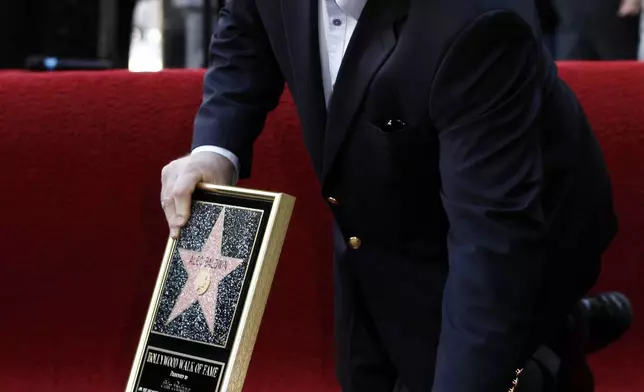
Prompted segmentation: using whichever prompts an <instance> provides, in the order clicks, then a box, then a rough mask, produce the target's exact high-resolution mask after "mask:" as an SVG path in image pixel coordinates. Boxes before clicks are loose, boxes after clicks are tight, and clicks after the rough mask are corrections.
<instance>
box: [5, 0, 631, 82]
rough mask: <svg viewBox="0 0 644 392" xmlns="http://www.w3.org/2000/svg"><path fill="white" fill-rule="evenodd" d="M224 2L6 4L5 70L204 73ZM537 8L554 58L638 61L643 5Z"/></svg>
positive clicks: (620, 1) (600, 0)
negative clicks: (60, 63) (43, 62)
mask: <svg viewBox="0 0 644 392" xmlns="http://www.w3.org/2000/svg"><path fill="white" fill-rule="evenodd" d="M232 1H234V0H232ZM302 1H305V0H302ZM392 1H393V0H392ZM222 2H223V0H212V2H211V3H209V4H208V6H207V8H209V15H210V18H209V19H206V18H204V3H203V0H3V1H2V2H0V51H1V54H0V68H5V69H6V68H24V67H25V62H26V59H27V58H28V57H29V56H52V57H56V58H61V59H90V60H91V59H102V60H108V61H109V63H110V64H111V67H113V68H129V69H131V70H134V71H156V70H159V69H161V68H184V67H189V68H193V67H203V66H204V65H205V62H204V50H205V47H206V45H205V43H207V42H206V41H204V37H207V36H208V35H209V33H210V31H212V26H213V25H214V23H216V14H217V10H218V8H219V7H220V6H221V3H222ZM535 2H536V6H537V8H538V11H539V15H540V17H541V25H542V30H543V33H544V43H545V44H546V45H547V46H548V48H549V49H550V51H551V52H552V53H553V55H554V57H555V58H556V59H558V60H635V59H637V58H638V49H639V42H640V10H639V8H638V7H639V4H640V0H535ZM624 9H626V10H627V11H628V12H626V14H623V13H622V10H624Z"/></svg>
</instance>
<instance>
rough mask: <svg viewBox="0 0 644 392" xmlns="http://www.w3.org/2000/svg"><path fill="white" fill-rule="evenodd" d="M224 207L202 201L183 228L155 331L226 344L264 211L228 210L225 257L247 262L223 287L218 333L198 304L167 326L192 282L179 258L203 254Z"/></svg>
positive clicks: (224, 236) (163, 293) (225, 222)
mask: <svg viewBox="0 0 644 392" xmlns="http://www.w3.org/2000/svg"><path fill="white" fill-rule="evenodd" d="M222 208H223V207H222V206H220V205H215V204H209V203H203V202H199V201H197V202H194V203H193V206H192V213H191V217H190V220H189V221H188V223H187V224H186V226H185V227H184V228H183V229H182V231H181V235H180V237H179V240H178V243H177V246H175V249H174V252H173V253H172V259H171V261H170V266H169V269H168V274H167V279H166V281H165V285H164V287H163V290H162V293H161V298H160V300H159V306H158V308H157V313H156V317H155V320H154V324H153V327H152V330H153V331H154V332H157V333H161V334H165V335H170V336H173V337H177V338H182V339H188V340H192V341H198V342H202V343H207V344H214V345H218V346H225V345H226V343H227V339H228V337H229V332H230V326H231V324H232V321H233V317H234V315H235V311H236V309H237V305H238V304H237V302H238V299H239V296H240V292H241V289H242V285H243V283H244V274H245V272H246V270H247V267H248V262H249V258H250V256H251V252H252V250H253V242H254V241H255V237H256V233H257V231H258V230H259V226H260V222H261V218H262V212H261V211H254V210H247V209H242V208H235V207H230V206H227V207H226V215H225V219H224V234H223V241H222V254H223V255H224V256H226V257H235V258H239V259H242V260H244V261H243V263H242V264H241V265H240V266H239V267H237V268H236V269H235V270H234V271H233V272H231V273H230V275H228V276H227V277H226V278H224V279H223V280H222V281H221V283H220V285H219V292H218V298H217V310H216V314H215V325H214V327H215V328H214V333H213V334H211V333H210V331H209V329H208V324H207V323H206V319H205V317H204V315H203V312H202V311H201V307H200V305H199V303H198V302H195V303H194V304H192V306H190V308H188V309H187V310H186V311H185V312H184V313H183V314H181V315H180V316H178V317H177V318H176V319H174V320H173V321H172V322H170V323H169V324H167V320H168V317H169V316H170V312H171V311H172V307H173V306H174V303H175V301H176V300H177V298H178V296H179V294H180V293H181V291H182V289H183V286H184V285H185V284H186V282H187V279H188V274H187V272H186V270H185V268H184V267H183V263H182V261H181V257H180V255H179V248H182V249H188V250H193V251H200V250H201V249H202V247H203V245H204V243H205V242H206V240H207V238H208V235H209V234H210V231H211V230H212V228H213V226H214V224H215V221H216V220H217V218H218V217H219V214H220V213H221V211H222ZM258 240H259V239H258ZM250 278H251V276H250V274H247V275H246V277H245V279H246V280H248V279H250ZM239 306H240V307H241V306H243V304H239Z"/></svg>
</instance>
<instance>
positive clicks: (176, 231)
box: [170, 227, 179, 240]
mask: <svg viewBox="0 0 644 392" xmlns="http://www.w3.org/2000/svg"><path fill="white" fill-rule="evenodd" d="M170 237H172V238H174V239H175V240H176V239H177V237H179V229H176V228H174V227H173V228H171V229H170Z"/></svg>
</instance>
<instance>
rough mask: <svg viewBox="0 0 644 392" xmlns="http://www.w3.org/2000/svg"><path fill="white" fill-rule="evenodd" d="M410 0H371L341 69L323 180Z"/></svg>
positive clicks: (390, 47) (332, 105)
mask: <svg viewBox="0 0 644 392" xmlns="http://www.w3.org/2000/svg"><path fill="white" fill-rule="evenodd" d="M408 9H409V0H368V1H367V4H366V6H365V9H364V11H363V12H362V15H361V17H360V20H359V22H358V25H357V26H356V30H355V32H354V34H353V37H352V38H351V42H350V43H349V47H348V48H347V52H346V54H345V56H344V59H343V61H342V66H341V68H340V71H339V73H338V77H337V80H336V84H335V87H334V91H333V96H332V97H331V101H330V103H329V114H328V118H327V123H326V129H325V132H324V134H325V140H324V155H323V156H324V158H323V173H322V182H323V183H324V180H325V179H326V177H327V175H328V174H329V171H330V170H331V167H332V165H333V162H334V160H335V158H336V155H337V153H338V150H339V149H340V147H341V145H342V142H343V141H344V139H345V137H346V134H347V132H348V130H349V129H350V128H351V126H352V123H353V120H354V117H355V115H356V113H357V111H358V109H359V108H360V105H361V103H362V101H363V97H364V95H365V93H366V91H367V89H368V87H369V84H370V82H371V80H372V79H373V77H374V75H375V74H376V72H377V71H378V70H379V69H380V67H381V66H382V64H383V63H384V62H385V60H386V59H387V58H388V57H389V55H390V53H391V52H392V51H393V49H394V48H395V46H396V34H395V26H396V23H397V22H399V21H401V20H402V19H403V18H404V17H405V16H406V15H407V12H408Z"/></svg>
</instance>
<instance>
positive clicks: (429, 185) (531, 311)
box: [193, 0, 616, 392]
mask: <svg viewBox="0 0 644 392" xmlns="http://www.w3.org/2000/svg"><path fill="white" fill-rule="evenodd" d="M211 52H212V66H211V67H210V69H209V70H208V71H207V74H206V76H205V80H204V100H203V104H202V105H201V107H200V109H199V112H198V115H197V117H196V121H195V131H194V138H193V140H194V147H197V146H200V145H206V144H209V145H217V146H221V147H224V148H227V149H229V150H230V151H232V152H234V153H235V154H237V156H238V157H240V160H241V177H246V176H249V175H250V172H251V163H252V146H253V142H254V140H255V139H256V137H257V136H258V135H259V133H260V132H261V130H262V128H263V126H264V121H265V118H266V115H267V113H268V112H269V111H271V110H272V109H274V108H275V107H276V105H277V103H278V100H279V97H280V95H281V93H282V92H283V88H284V83H285V82H286V83H287V84H288V86H289V89H290V91H291V93H292V95H293V97H294V100H295V103H296V105H297V109H298V113H299V118H300V121H301V124H302V128H303V135H304V140H305V144H306V147H307V148H308V151H309V153H310V156H311V159H312V162H313V164H314V167H315V170H316V172H317V175H318V177H319V180H320V182H321V184H322V190H323V196H324V197H329V196H332V197H334V198H335V199H337V200H339V201H340V203H339V204H338V205H330V206H329V207H330V208H331V209H332V211H333V214H334V216H335V219H336V221H337V223H338V226H339V227H340V229H341V231H342V233H343V235H346V236H347V237H349V236H356V237H360V238H361V239H362V240H363V244H364V245H363V247H362V248H361V250H359V251H358V252H372V253H373V255H374V256H373V257H374V258H375V259H376V260H375V261H374V263H375V264H374V265H377V263H383V264H384V263H393V262H396V258H399V259H400V260H401V263H402V262H403V261H402V260H406V261H405V262H407V263H408V264H407V265H417V266H418V273H417V274H415V275H418V276H420V275H422V274H423V273H424V272H423V271H425V270H426V269H424V268H425V267H424V266H428V265H443V266H446V268H444V269H442V270H444V271H445V272H444V273H441V272H436V273H435V274H436V276H432V277H430V278H427V279H426V280H425V282H428V283H427V284H429V285H433V286H434V287H433V289H432V290H424V289H423V288H422V287H420V288H419V285H415V284H413V283H410V282H406V281H404V279H407V278H403V277H402V276H396V275H395V273H392V276H391V286H392V287H395V289H394V291H396V292H404V291H405V290H408V291H409V290H416V291H415V292H412V293H407V294H409V295H408V296H407V297H405V298H420V300H419V301H420V302H419V303H422V299H423V296H434V297H435V296H437V295H438V296H439V298H438V300H437V299H436V298H432V299H431V300H430V301H428V302H427V303H428V304H431V303H435V302H437V301H438V302H439V303H440V309H439V312H438V313H439V315H440V317H433V316H432V317H430V315H432V309H427V311H426V312H424V309H418V308H416V309H413V310H410V309H409V307H407V309H406V310H405V306H403V305H401V304H397V305H398V306H397V307H394V308H395V310H394V312H399V313H400V314H398V313H396V314H395V317H396V319H397V324H398V325H399V329H398V330H395V331H394V329H395V328H396V327H395V326H392V327H391V328H393V329H392V330H391V331H393V332H391V331H389V332H391V333H392V334H395V333H398V334H400V335H401V339H400V344H394V345H392V350H393V351H392V352H394V353H395V350H396V347H404V344H405V343H404V339H402V337H403V336H404V334H405V328H408V330H411V329H410V328H411V327H410V326H411V325H412V324H414V323H416V324H417V325H422V326H425V325H426V326H427V328H426V331H427V334H428V335H432V336H430V337H429V338H428V339H429V340H427V345H428V347H431V349H428V351H427V352H428V353H429V355H428V357H427V358H415V360H417V361H424V362H425V363H427V364H428V365H427V368H428V369H431V370H433V371H434V372H433V374H434V378H433V381H432V383H433V388H434V389H433V390H435V391H440V392H443V391H445V392H471V391H477V392H487V391H490V392H492V391H494V392H497V391H503V390H507V389H508V388H509V386H510V381H511V380H512V378H514V371H515V369H517V368H520V367H521V366H522V365H523V363H524V361H525V360H526V358H527V357H529V355H530V354H531V353H532V352H533V351H534V350H535V349H536V347H538V346H539V344H541V343H542V342H543V340H544V339H545V337H544V334H545V332H544V331H546V330H547V329H548V327H549V326H551V324H550V322H549V321H548V320H553V319H554V318H556V317H557V316H558V315H560V314H564V313H565V312H567V311H569V310H570V308H571V307H572V304H573V303H574V302H575V301H576V300H577V299H578V298H579V297H580V296H582V295H583V294H584V293H585V292H586V291H587V290H588V289H589V288H590V287H591V286H592V285H593V283H594V282H595V280H596V278H597V275H598V273H599V262H598V260H599V256H600V255H601V253H602V252H603V251H604V250H605V248H606V247H607V246H608V244H609V242H610V241H611V239H612V237H613V235H614V234H615V231H616V219H615V216H614V213H613V207H612V201H611V189H610V183H609V179H608V175H607V172H606V169H605V166H604V161H603V157H602V152H601V150H600V148H599V146H598V144H597V141H596V140H595V137H594V135H593V132H592V130H591V128H590V126H589V125H588V123H587V120H586V117H585V115H584V113H583V111H582V108H581V107H580V105H579V103H578V102H577V100H576V98H575V96H574V95H573V94H572V92H571V91H570V90H569V88H568V87H567V85H566V84H565V83H564V82H563V81H562V80H561V79H560V78H559V77H558V75H557V69H556V66H555V64H554V63H553V61H552V59H551V58H550V56H549V54H548V53H547V52H546V51H545V50H544V49H543V46H542V45H541V43H540V38H539V29H538V18H537V15H536V10H535V8H534V1H533V0H395V1H394V0H369V1H368V2H367V5H366V8H365V10H364V12H363V14H362V16H361V18H360V21H359V24H358V26H357V28H356V31H355V33H354V36H353V38H352V41H351V43H350V45H349V48H348V50H347V53H346V55H345V58H344V62H343V64H342V67H341V69H340V72H339V75H338V79H337V82H336V85H335V89H334V94H333V97H332V99H331V102H330V104H329V107H328V110H327V107H326V106H325V100H324V94H323V87H322V79H321V67H320V59H319V49H318V32H317V0H235V1H232V2H229V4H228V5H227V6H226V8H224V9H223V11H222V13H221V18H220V20H219V22H218V26H217V29H216V33H215V34H214V38H213V41H212V46H211ZM390 120H400V121H393V122H390ZM391 124H397V126H391ZM383 211H384V212H383ZM379 254H382V255H383V256H382V257H381V258H382V259H381V260H378V257H379V256H378V255H379ZM387 254H388V255H390V256H385V255H387ZM391 255H394V256H391ZM392 257H393V260H392ZM374 269H375V267H374ZM442 270H441V269H440V268H437V269H435V271H442ZM412 275H413V274H412ZM396 279H398V280H396ZM410 279H413V277H412V278H410ZM419 279H420V278H419ZM437 287H438V288H440V290H436V288H437ZM437 291H439V292H440V294H436V292H437ZM432 293H433V294H432ZM401 298H402V297H401ZM382 300H384V301H387V300H389V299H387V298H386V297H383V299H382ZM428 306H429V305H428ZM412 313H413V315H411V314H412ZM390 316H391V317H394V314H390ZM405 323H407V325H406V326H405V325H404V324H405ZM432 323H433V324H432ZM383 325H384V324H383ZM423 328H424V327H423ZM383 331H384V332H383V333H385V334H386V333H388V332H387V330H386V328H385V327H383ZM429 331H436V332H435V333H433V332H432V334H430V333H429ZM392 336H393V335H392ZM394 341H395V339H394ZM393 346H395V347H393ZM395 355H398V354H396V353H395ZM404 355H406V354H405V353H400V357H403V356H404ZM410 388H411V389H412V390H414V389H413V388H412V387H411V386H410ZM423 388H424V387H423Z"/></svg>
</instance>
